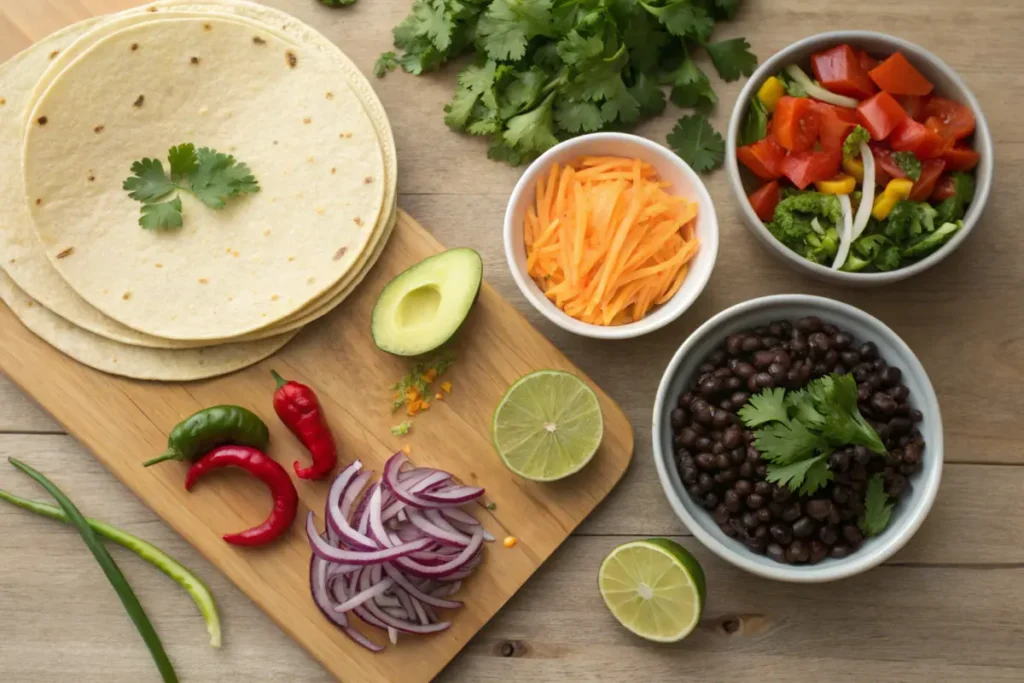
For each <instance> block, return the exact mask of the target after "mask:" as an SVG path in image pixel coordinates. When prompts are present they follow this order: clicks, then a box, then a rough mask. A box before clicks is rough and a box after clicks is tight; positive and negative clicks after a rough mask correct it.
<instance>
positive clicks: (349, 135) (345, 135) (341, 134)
mask: <svg viewBox="0 0 1024 683" xmlns="http://www.w3.org/2000/svg"><path fill="white" fill-rule="evenodd" d="M338 137H339V138H350V137H352V133H338Z"/></svg>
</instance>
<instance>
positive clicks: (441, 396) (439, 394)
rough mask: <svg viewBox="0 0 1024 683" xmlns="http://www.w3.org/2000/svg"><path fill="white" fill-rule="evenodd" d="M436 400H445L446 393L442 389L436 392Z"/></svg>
mask: <svg viewBox="0 0 1024 683" xmlns="http://www.w3.org/2000/svg"><path fill="white" fill-rule="evenodd" d="M434 400H435V401H443V400H444V394H442V393H441V392H440V391H439V392H437V393H436V394H434Z"/></svg>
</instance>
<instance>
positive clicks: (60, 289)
mask: <svg viewBox="0 0 1024 683" xmlns="http://www.w3.org/2000/svg"><path fill="white" fill-rule="evenodd" d="M196 16H217V17H221V18H229V17H230V18H233V19H234V20H235V21H239V22H249V23H250V25H252V23H253V22H255V23H256V25H257V26H269V27H270V29H269V30H271V32H274V33H276V34H277V35H279V36H281V37H282V38H286V39H289V40H291V41H292V42H299V43H303V44H307V45H312V46H315V47H316V48H317V49H319V50H321V51H322V52H324V53H325V54H327V55H328V56H329V57H331V58H332V59H333V60H335V62H336V63H337V65H338V68H339V70H340V71H341V72H342V73H343V74H344V75H345V76H346V77H347V79H348V80H349V84H350V86H351V87H352V88H353V90H355V92H356V94H357V97H358V98H359V100H360V101H361V102H362V104H363V106H364V108H365V109H366V110H367V114H368V115H369V116H370V119H371V121H372V123H373V127H374V130H375V132H376V134H377V138H378V143H379V144H380V146H381V150H382V153H383V155H384V163H385V169H384V170H385V172H384V177H385V179H386V185H385V197H384V201H385V205H386V206H388V207H392V208H391V209H390V211H389V212H387V213H385V214H383V215H382V216H381V218H380V219H379V220H378V224H377V225H376V226H375V227H374V234H373V236H372V237H371V238H370V249H368V250H367V252H365V255H364V256H361V257H360V262H359V263H357V264H356V267H357V268H358V271H357V272H355V273H354V274H353V275H351V276H346V277H345V278H343V280H342V281H339V282H338V283H337V284H336V285H335V286H334V287H332V289H331V290H330V291H328V292H327V293H325V294H324V295H323V296H321V297H320V298H319V299H317V300H315V301H313V302H311V303H310V304H307V306H306V307H305V308H304V309H303V310H301V311H299V312H297V313H295V314H292V315H291V316H288V317H287V318H286V319H284V320H282V321H280V322H278V323H274V324H272V325H270V326H268V327H266V328H264V329H262V330H259V331H257V332H254V333H250V334H247V335H244V336H242V337H239V338H238V340H254V339H263V338H266V337H267V336H271V335H273V334H278V333H281V332H284V331H288V330H294V329H298V328H299V327H301V326H302V325H304V324H307V323H309V322H312V321H313V320H316V319H317V318H319V317H321V316H323V315H325V314H327V313H329V312H330V311H331V310H333V309H334V308H335V307H337V306H338V305H339V304H340V303H341V302H342V301H343V300H344V299H345V298H346V297H347V296H348V295H349V294H350V293H351V292H352V290H353V289H355V286H356V285H358V284H359V282H360V281H361V280H362V279H363V277H364V276H365V275H366V273H367V272H368V271H369V268H370V267H372V266H373V265H374V263H375V262H376V260H377V257H378V256H379V255H380V252H381V251H382V250H383V246H384V243H385V242H386V240H387V239H388V236H389V235H390V232H391V227H392V226H393V225H394V222H395V214H394V211H395V209H394V205H395V198H396V194H397V190H396V183H395V177H396V175H397V159H396V155H395V143H394V136H393V134H392V131H391V127H390V124H389V122H388V120H387V115H386V113H385V111H384V107H383V105H382V104H381V102H380V99H379V98H378V97H377V95H376V93H375V92H374V91H373V88H372V87H371V86H370V84H369V82H368V81H367V80H366V78H365V77H364V76H363V75H362V74H361V73H360V72H359V70H358V69H357V67H356V66H355V65H354V64H353V63H352V61H351V60H350V59H349V58H348V57H347V56H346V55H345V54H344V53H343V52H342V51H341V50H340V49H339V48H338V47H337V46H336V45H335V44H334V43H332V42H330V41H329V40H327V39H326V38H325V37H324V36H323V35H321V34H320V33H318V32H316V31H315V30H313V29H311V28H310V27H309V26H307V25H305V24H303V23H302V22H300V21H298V20H297V19H295V18H294V17H291V16H290V15H288V14H285V13H284V12H281V11H279V10H274V9H271V8H268V7H265V6H263V5H256V4H253V3H249V2H241V1H237V0H231V1H221V2H192V1H190V0H166V1H164V2H158V3H154V4H152V5H147V6H144V7H140V8H136V9H132V10H127V11H125V12H121V13H118V14H115V15H111V16H109V17H104V18H102V19H101V20H100V23H99V26H98V27H96V28H95V30H92V31H91V32H90V33H88V34H87V35H85V36H83V37H82V38H80V39H79V40H76V41H75V42H74V43H73V44H71V45H69V46H67V47H63V45H61V44H52V45H51V44H47V45H45V47H44V49H41V50H40V52H41V53H45V54H46V55H50V54H52V52H53V51H58V53H57V55H56V56H55V57H52V58H50V59H49V66H48V68H47V69H46V72H45V73H44V74H43V75H42V76H41V77H40V78H39V80H38V82H37V83H36V86H35V88H34V90H33V93H34V94H33V99H38V97H39V96H40V95H41V94H42V93H43V92H45V90H46V88H47V87H48V86H49V84H50V83H51V82H52V81H53V79H54V78H55V77H56V76H57V74H59V73H60V71H62V70H63V69H64V67H66V66H67V65H68V64H70V63H71V62H72V61H73V60H74V59H75V58H76V57H77V56H78V55H80V54H81V53H82V52H84V51H85V50H86V49H87V48H88V47H89V46H91V45H92V44H94V43H95V41H96V40H97V39H98V38H99V37H101V36H102V35H103V34H104V33H105V32H107V33H109V32H112V31H113V30H116V29H119V28H124V27H126V26H130V25H132V24H135V23H139V22H144V21H153V20H154V19H157V18H164V17H174V18H181V17H196ZM83 23H85V22H83ZM88 23H89V24H94V23H95V22H94V21H93V20H90V21H89V22H88ZM77 26H80V25H78V24H76V27H77ZM278 28H279V29H280V30H278ZM78 33H79V34H80V33H81V31H78ZM55 38H57V35H56V34H55V35H54V36H51V37H50V38H48V39H46V40H44V41H42V42H43V43H50V42H52V41H51V39H55ZM54 42H55V41H54ZM61 42H62V43H63V42H64V41H61ZM17 73H18V74H23V73H24V72H22V71H20V70H19V71H18V72H17ZM32 80H34V78H31V79H30V78H29V77H26V76H24V75H22V76H21V82H23V83H30V82H32ZM2 90H4V88H3V87H2V85H0V91H2ZM8 90H10V91H17V92H18V93H19V94H23V92H24V91H26V90H27V88H23V87H17V88H10V89H8ZM9 101H10V98H9ZM32 106H33V105H32V103H30V104H29V107H28V109H29V110H31V108H32ZM18 142H19V145H20V138H18ZM15 156H19V157H20V149H19V152H18V154H17V155H15ZM7 158H8V157H6V156H0V165H3V162H4V161H5V160H6V159H7ZM20 170H21V169H20V164H19V168H17V169H16V170H15V169H13V168H12V169H11V170H10V171H9V172H8V173H3V176H4V177H13V176H14V175H17V176H18V179H19V181H20ZM0 173H2V170H0ZM0 204H6V202H5V201H4V193H3V185H2V182H0ZM15 208H16V209H17V210H18V211H19V212H20V213H21V214H22V215H23V216H25V218H26V220H22V221H14V222H13V225H14V227H16V228H19V229H11V230H10V231H9V232H8V233H5V231H3V230H0V252H2V251H3V246H4V238H5V237H7V238H9V240H10V241H12V242H13V241H16V242H17V244H16V245H15V247H14V248H17V249H19V251H20V252H22V253H21V254H19V258H18V259H17V265H12V266H8V267H7V270H8V272H9V274H10V275H11V276H12V277H13V278H14V279H15V281H16V282H17V284H18V285H19V286H20V287H21V288H22V289H25V290H26V292H27V293H28V294H30V295H31V296H33V297H34V298H36V299H37V300H38V301H39V302H41V303H43V304H44V305H46V306H47V307H48V308H50V309H51V310H53V311H54V312H56V313H58V314H59V315H61V316H62V317H64V318H66V319H68V320H70V321H71V322H74V323H75V324H78V325H80V326H82V327H84V328H86V329H88V330H90V331H92V332H95V333H97V334H99V335H101V336H104V337H107V338H110V339H114V340H116V341H123V342H125V343H132V344H138V345H142V346H152V347H158V348H182V347H187V346H194V345H203V344H206V343H223V342H227V341H232V340H228V339H225V340H209V341H201V342H188V341H177V340H167V339H161V338H158V337H152V336H150V335H145V334H142V333H139V332H136V331H135V330H132V329H130V328H128V327H125V326H123V325H121V324H120V323H117V322H116V321H114V320H112V319H110V318H108V317H106V316H105V315H103V314H101V313H100V312H99V311H97V310H96V309H95V308H93V307H92V306H90V305H89V304H88V303H87V302H86V301H85V300H83V299H82V298H81V297H79V296H78V295H77V294H75V292H74V291H73V290H72V289H71V288H70V287H69V286H68V285H67V284H66V283H65V282H64V280H63V279H62V278H61V277H60V275H59V274H58V273H57V272H56V270H55V269H54V268H53V266H52V265H51V264H50V261H49V259H47V258H46V255H45V253H44V252H43V249H42V246H41V244H40V243H39V241H38V239H36V238H35V235H34V231H33V230H32V229H31V225H30V223H29V221H28V220H27V212H26V211H25V209H24V207H23V206H22V205H21V203H20V193H19V197H18V206H17V207H15Z"/></svg>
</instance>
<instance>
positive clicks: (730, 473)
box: [718, 467, 739, 486]
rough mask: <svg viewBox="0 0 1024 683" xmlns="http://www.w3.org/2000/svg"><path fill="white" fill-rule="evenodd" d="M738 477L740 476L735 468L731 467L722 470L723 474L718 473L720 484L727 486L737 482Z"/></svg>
mask: <svg viewBox="0 0 1024 683" xmlns="http://www.w3.org/2000/svg"><path fill="white" fill-rule="evenodd" d="M738 476H739V474H738V473H737V472H736V468H735V467H730V468H729V469H727V470H722V471H721V472H719V473H718V478H719V482H720V483H722V484H725V485H726V486H728V485H730V484H732V483H733V482H734V481H736V478H737V477H738Z"/></svg>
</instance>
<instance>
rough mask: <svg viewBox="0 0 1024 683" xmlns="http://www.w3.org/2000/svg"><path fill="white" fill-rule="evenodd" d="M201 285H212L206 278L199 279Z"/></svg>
mask: <svg viewBox="0 0 1024 683" xmlns="http://www.w3.org/2000/svg"><path fill="white" fill-rule="evenodd" d="M199 284H201V285H208V284H210V281H209V280H207V279H206V278H205V277H201V278H199Z"/></svg>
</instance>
